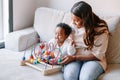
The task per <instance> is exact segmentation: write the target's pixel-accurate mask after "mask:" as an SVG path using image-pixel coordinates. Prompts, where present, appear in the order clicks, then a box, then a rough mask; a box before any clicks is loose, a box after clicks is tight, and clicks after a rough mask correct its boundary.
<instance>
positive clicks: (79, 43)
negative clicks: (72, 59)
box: [71, 26, 108, 70]
mask: <svg viewBox="0 0 120 80" xmlns="http://www.w3.org/2000/svg"><path fill="white" fill-rule="evenodd" d="M101 29H102V28H99V29H97V30H101ZM84 34H85V29H84V27H82V28H80V29H76V27H74V26H73V32H72V34H71V38H72V39H73V40H74V42H75V45H76V50H77V54H76V55H88V54H91V53H92V54H93V55H94V56H95V57H96V58H98V59H99V60H100V61H98V62H99V63H100V64H101V66H102V67H103V69H104V70H106V66H107V63H106V56H105V53H106V49H107V46H108V32H105V33H103V34H101V35H98V36H96V37H95V41H94V46H93V48H92V49H91V50H87V49H85V48H86V47H87V46H86V45H85V43H84V41H83V37H84Z"/></svg>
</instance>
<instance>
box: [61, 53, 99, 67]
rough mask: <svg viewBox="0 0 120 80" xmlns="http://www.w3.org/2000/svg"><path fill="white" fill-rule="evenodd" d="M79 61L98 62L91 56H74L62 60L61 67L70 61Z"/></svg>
mask: <svg viewBox="0 0 120 80" xmlns="http://www.w3.org/2000/svg"><path fill="white" fill-rule="evenodd" d="M75 60H80V61H87V60H88V61H90V60H99V59H97V58H96V57H95V56H94V55H93V54H89V55H74V56H66V57H64V58H63V59H62V62H61V65H64V64H68V63H70V62H72V61H75Z"/></svg>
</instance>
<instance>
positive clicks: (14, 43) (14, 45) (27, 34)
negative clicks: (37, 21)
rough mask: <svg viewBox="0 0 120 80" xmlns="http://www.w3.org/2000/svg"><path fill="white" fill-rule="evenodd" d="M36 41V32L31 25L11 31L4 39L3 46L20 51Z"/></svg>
mask: <svg viewBox="0 0 120 80" xmlns="http://www.w3.org/2000/svg"><path fill="white" fill-rule="evenodd" d="M37 42H38V35H37V32H36V31H35V30H34V29H33V27H30V28H26V29H23V30H19V31H14V32H11V33H10V34H8V35H7V37H6V39H5V48H6V49H10V50H13V51H22V50H25V49H27V48H29V47H31V46H32V45H33V44H35V43H37Z"/></svg>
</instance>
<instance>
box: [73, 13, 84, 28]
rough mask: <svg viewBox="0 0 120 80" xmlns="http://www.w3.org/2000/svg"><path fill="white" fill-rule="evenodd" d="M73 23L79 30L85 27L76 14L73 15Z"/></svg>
mask: <svg viewBox="0 0 120 80" xmlns="http://www.w3.org/2000/svg"><path fill="white" fill-rule="evenodd" d="M71 17H72V22H73V24H74V25H75V26H76V27H77V28H81V27H82V26H83V21H82V19H81V18H79V17H77V16H75V15H74V14H71Z"/></svg>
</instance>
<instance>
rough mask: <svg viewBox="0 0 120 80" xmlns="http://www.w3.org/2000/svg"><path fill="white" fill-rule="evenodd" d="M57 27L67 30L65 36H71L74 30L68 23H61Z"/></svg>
mask: <svg viewBox="0 0 120 80" xmlns="http://www.w3.org/2000/svg"><path fill="white" fill-rule="evenodd" d="M56 27H60V28H63V29H64V30H65V35H67V36H69V35H70V33H71V32H72V28H71V27H70V26H69V25H68V24H66V23H59V24H57V26H56Z"/></svg>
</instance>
